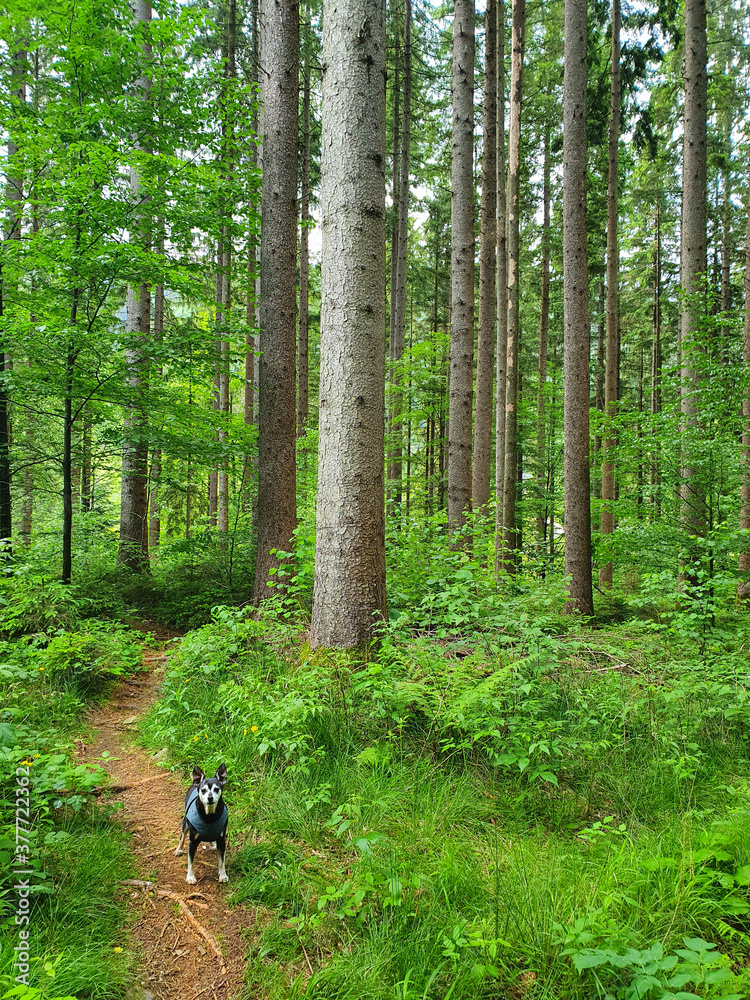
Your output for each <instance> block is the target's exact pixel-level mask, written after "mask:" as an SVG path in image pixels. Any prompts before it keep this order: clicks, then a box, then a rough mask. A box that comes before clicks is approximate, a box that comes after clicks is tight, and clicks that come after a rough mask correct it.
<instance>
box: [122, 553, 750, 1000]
mask: <svg viewBox="0 0 750 1000" xmlns="http://www.w3.org/2000/svg"><path fill="white" fill-rule="evenodd" d="M446 567H447V564H446ZM459 568H460V567H459ZM454 569H455V565H454ZM445 572H447V568H446V569H445ZM436 579H437V578H436ZM427 582H428V593H427V597H423V599H422V600H421V601H419V602H415V606H414V610H413V611H411V612H409V611H407V610H406V609H404V610H403V611H402V613H401V614H400V615H399V616H398V618H397V619H396V620H395V621H394V622H392V623H391V624H390V625H389V626H387V627H386V628H384V629H383V631H382V633H381V635H380V637H379V641H378V643H377V646H376V647H374V648H373V651H372V653H371V655H370V657H368V658H367V660H366V661H363V662H360V661H355V660H352V659H351V658H350V657H348V656H346V655H344V654H335V653H331V652H323V651H313V650H311V649H310V648H309V647H307V646H306V645H305V643H304V626H305V622H304V619H303V618H301V617H299V615H297V616H296V617H295V616H294V615H290V614H288V613H284V610H283V602H280V603H279V604H277V605H271V606H270V607H268V608H267V609H266V610H265V611H264V613H263V616H262V617H260V618H259V619H257V620H252V619H251V618H249V617H248V616H247V615H246V614H245V613H243V612H242V611H241V610H237V609H232V608H217V609H215V612H214V617H213V621H212V622H211V623H210V624H208V625H206V626H204V627H203V628H201V629H198V630H197V631H195V632H193V633H191V634H189V635H188V636H186V637H185V638H184V639H183V640H182V642H181V643H180V646H179V650H178V651H177V653H176V654H175V656H174V657H173V659H172V660H171V664H170V669H169V672H168V675H167V678H166V683H165V685H164V689H163V692H162V696H161V699H160V701H159V702H158V703H157V704H156V706H155V707H154V709H153V711H152V712H151V714H150V716H149V718H148V719H147V721H146V723H145V725H144V728H143V732H142V735H143V738H144V740H145V741H146V742H147V743H148V745H150V746H151V747H153V748H156V749H161V748H163V747H166V748H167V749H168V751H169V753H170V756H171V759H172V761H173V762H174V764H175V765H177V766H179V767H184V768H186V769H188V768H190V767H192V765H193V764H194V763H199V764H201V766H204V767H206V768H215V767H216V766H218V764H219V763H221V762H226V764H227V768H228V770H229V782H230V785H229V792H228V794H229V796H230V803H231V805H232V809H231V815H230V869H229V870H230V876H231V885H232V887H233V890H234V896H233V898H234V901H235V902H237V903H239V902H244V901H251V902H252V903H253V904H255V905H256V906H258V907H259V908H260V912H261V914H262V917H261V918H260V921H259V925H260V926H262V928H263V929H262V933H261V934H260V935H259V937H258V939H257V941H256V942H255V943H254V945H253V947H252V949H251V953H250V961H249V966H248V976H249V982H250V984H251V986H252V988H253V989H259V990H263V991H265V993H266V994H267V995H268V996H270V997H272V998H274V997H278V998H282V997H283V998H288V997H303V996H304V997H309V998H331V1000H343V998H352V1000H355V998H356V1000H364V998H367V1000H369V998H372V1000H380V998H386V997H388V998H391V997H394V996H395V997H399V998H404V1000H405V998H407V997H408V998H417V997H419V998H422V997H434V998H446V1000H447V998H449V997H452V998H461V997H463V998H467V1000H468V998H481V997H484V996H487V997H490V996H497V995H501V996H513V997H525V996H529V997H534V998H550V1000H551V998H556V1000H568V998H570V1000H578V998H580V1000H583V998H589V997H591V996H601V997H612V998H625V1000H629V998H631V997H632V998H635V997H641V998H646V997H681V998H688V997H719V996H724V997H730V996H741V995H744V994H745V991H746V990H747V988H748V984H750V974H748V972H747V971H746V969H745V966H746V964H747V960H748V948H749V947H750V905H749V903H748V884H750V807H748V804H747V794H748V790H749V788H750V785H749V781H750V766H749V762H748V739H747V735H748V729H747V727H748V721H750V717H749V715H748V713H749V711H750V708H749V707H748V704H747V698H746V684H747V680H748V668H747V653H746V650H747V646H748V641H749V640H750V627H749V625H750V623H748V621H747V620H746V618H742V617H739V616H736V617H735V619H734V620H733V621H732V622H731V627H730V625H729V622H728V620H727V614H728V613H729V611H728V609H727V608H724V609H723V610H722V612H721V614H719V615H718V616H717V608H718V603H717V601H715V602H714V605H713V606H712V607H711V609H710V617H711V620H710V621H709V620H707V618H706V614H707V613H709V612H705V611H703V610H702V609H700V608H699V609H698V610H697V611H696V608H695V605H693V606H692V607H686V606H685V605H684V604H681V603H680V602H679V601H677V600H675V601H673V602H672V604H671V606H669V605H668V604H667V603H666V602H662V603H657V602H653V603H651V604H650V605H649V606H648V607H646V606H645V604H644V603H642V604H641V605H639V606H636V604H635V603H633V604H630V605H629V607H628V606H627V605H626V604H625V601H623V605H625V607H626V610H627V611H628V614H627V616H625V620H624V621H622V622H620V623H611V624H610V625H608V626H606V627H598V628H597V627H593V626H592V625H590V624H587V623H585V622H577V621H573V620H571V619H569V618H564V617H562V615H561V608H562V600H561V591H560V589H559V588H555V587H550V588H543V587H540V586H537V587H536V589H535V592H534V594H533V595H530V594H529V590H530V589H531V588H530V587H529V586H525V585H520V586H519V585H513V587H512V589H511V587H507V588H506V589H505V590H504V591H503V590H502V589H498V588H497V587H496V588H495V594H494V597H493V596H492V594H491V592H490V588H489V587H488V588H487V589H486V590H485V591H483V592H482V593H479V594H478V595H477V594H476V592H475V590H472V583H471V580H470V579H468V578H467V579H466V580H464V579H463V578H461V585H460V586H457V587H456V589H455V592H454V593H453V596H452V597H450V598H446V596H445V589H444V587H442V584H440V583H439V582H438V583H435V589H434V592H432V591H430V590H429V586H430V583H429V580H428V581H427ZM441 587H442V589H441ZM287 601H288V602H289V603H291V604H293V603H294V594H291V595H290V596H288V598H287ZM438 605H439V607H438ZM618 617H623V616H622V615H620V616H618Z"/></svg>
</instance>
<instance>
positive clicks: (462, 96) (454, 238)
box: [448, 0, 474, 547]
mask: <svg viewBox="0 0 750 1000" xmlns="http://www.w3.org/2000/svg"><path fill="white" fill-rule="evenodd" d="M452 82H453V121H452V130H451V151H452V161H451V336H450V342H451V351H450V375H449V388H448V391H449V402H448V530H449V532H450V534H451V536H452V538H453V543H454V544H455V545H457V546H459V547H465V546H467V545H468V539H467V538H466V537H465V536H462V535H458V532H460V531H461V529H462V528H463V526H464V525H465V524H466V518H467V514H468V513H469V510H470V508H471V445H472V434H471V417H472V406H471V399H472V382H473V376H474V371H473V360H474V160H473V156H474V3H473V0H454V4H453V68H452Z"/></svg>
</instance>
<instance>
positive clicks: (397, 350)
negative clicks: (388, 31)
mask: <svg viewBox="0 0 750 1000" xmlns="http://www.w3.org/2000/svg"><path fill="white" fill-rule="evenodd" d="M394 127H395V122H394ZM400 127H401V137H400V139H399V143H398V147H399V167H398V202H397V208H398V211H397V215H396V220H394V222H395V226H396V238H395V240H394V242H393V250H392V252H393V253H394V254H395V259H396V268H395V278H396V284H395V288H392V289H391V296H392V297H393V303H394V305H393V311H392V312H393V325H392V327H391V337H390V343H389V359H390V378H391V407H390V409H391V416H390V420H389V436H390V439H391V450H390V455H389V461H388V479H389V480H391V481H392V482H393V483H394V485H395V492H394V496H395V498H396V499H397V500H399V501H400V499H401V477H402V474H403V469H402V458H403V443H402V440H401V438H402V435H403V417H402V410H403V405H404V400H403V389H402V385H401V383H402V378H401V360H402V358H403V356H404V340H405V331H406V251H407V243H408V233H409V186H410V185H409V181H410V176H409V174H410V146H411V0H404V65H403V74H402V101H401V122H400Z"/></svg>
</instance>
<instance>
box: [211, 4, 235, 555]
mask: <svg viewBox="0 0 750 1000" xmlns="http://www.w3.org/2000/svg"><path fill="white" fill-rule="evenodd" d="M226 7H227V10H226V14H227V26H226V44H225V48H224V80H223V91H224V93H223V97H222V104H223V107H222V111H221V117H222V123H221V131H222V161H223V177H224V181H225V184H226V187H227V188H229V189H231V185H232V178H233V175H234V155H235V149H234V120H233V115H234V81H235V77H236V75H237V72H236V65H235V36H236V30H237V23H236V22H237V4H236V0H226ZM222 203H223V204H222V215H223V217H224V220H223V223H222V234H221V244H222V254H221V259H220V265H219V274H218V280H217V285H218V296H217V303H216V312H217V316H216V318H217V326H218V333H219V443H220V444H221V445H222V446H223V447H222V457H221V459H220V463H219V468H218V476H217V484H216V524H217V528H218V530H219V544H220V546H221V547H222V548H225V547H226V545H227V536H228V533H229V464H228V463H229V459H228V457H227V455H226V446H227V442H228V440H229V420H230V416H231V407H230V398H229V376H230V371H229V366H230V357H229V356H230V349H231V342H230V338H231V333H230V331H231V322H232V253H233V248H232V204H231V199H226V198H222Z"/></svg>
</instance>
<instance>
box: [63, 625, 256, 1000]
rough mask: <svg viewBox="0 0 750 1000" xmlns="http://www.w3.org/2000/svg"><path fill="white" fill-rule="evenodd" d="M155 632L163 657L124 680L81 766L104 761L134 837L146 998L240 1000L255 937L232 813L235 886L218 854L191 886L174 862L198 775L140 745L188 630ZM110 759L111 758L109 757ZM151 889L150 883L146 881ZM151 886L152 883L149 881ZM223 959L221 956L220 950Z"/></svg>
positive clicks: (135, 935) (99, 712) (112, 795)
mask: <svg viewBox="0 0 750 1000" xmlns="http://www.w3.org/2000/svg"><path fill="white" fill-rule="evenodd" d="M132 624H133V626H134V627H135V628H138V629H139V630H140V631H144V632H151V633H152V635H154V637H155V639H156V640H157V643H158V646H157V648H156V650H152V649H147V650H145V652H144V662H145V666H146V671H145V672H143V673H139V674H137V675H134V676H133V677H130V678H128V679H127V680H124V681H123V682H122V683H121V684H119V685H118V687H117V688H116V689H115V691H114V693H113V695H112V698H111V699H110V701H109V702H108V703H107V704H106V705H103V706H101V707H99V708H97V709H95V710H94V711H93V712H92V713H91V715H90V717H89V724H90V726H91V727H92V729H93V730H95V732H94V734H93V736H92V737H91V738H90V740H89V742H87V743H85V744H84V743H81V744H80V746H79V759H80V760H81V761H83V762H87V763H92V764H93V763H94V762H98V763H100V764H102V766H103V767H104V768H105V769H106V771H107V773H108V774H109V776H110V784H109V786H108V787H106V788H105V789H103V793H102V795H103V798H104V799H105V800H106V801H110V802H118V801H119V802H122V804H123V809H122V810H120V811H119V812H118V813H117V814H116V815H117V817H118V821H119V822H121V823H122V824H123V825H124V826H125V828H126V829H127V830H128V831H129V833H130V835H131V837H132V845H133V846H132V850H133V857H134V861H135V867H136V870H137V873H138V875H137V879H136V880H134V882H133V884H124V885H123V886H122V892H124V893H127V895H128V896H129V897H130V902H131V906H132V907H133V909H134V911H135V912H136V914H137V916H136V920H135V923H134V926H133V928H132V936H131V940H132V942H133V946H134V948H135V949H136V950H137V952H138V958H137V964H136V968H138V969H140V973H139V977H138V978H139V981H140V987H139V988H138V990H137V991H136V993H135V997H136V998H138V1000H199V998H206V1000H231V998H238V997H240V996H241V995H242V993H243V989H242V987H243V971H244V956H245V952H246V949H247V942H248V939H249V938H250V937H252V935H253V930H254V915H253V913H252V912H251V911H249V910H247V909H244V908H243V907H241V906H240V907H234V908H232V909H230V908H229V906H228V905H227V898H228V896H229V894H230V892H231V881H232V868H231V859H232V849H231V834H232V828H231V814H230V825H229V835H228V844H229V847H228V850H227V867H228V871H229V878H230V882H229V885H221V884H219V881H218V857H217V854H216V852H215V851H211V850H205V851H204V850H203V849H202V845H201V847H200V848H199V849H198V853H197V855H196V862H195V873H196V876H197V878H198V884H197V885H195V886H190V885H187V884H186V882H185V875H186V870H187V861H186V856H185V855H183V856H181V857H175V856H174V850H175V847H176V846H177V841H178V839H179V833H180V828H181V824H182V818H183V815H184V811H183V803H184V798H185V791H186V788H187V786H188V785H189V783H190V779H189V778H184V777H180V776H176V775H173V774H171V773H170V772H169V771H168V770H166V769H165V768H164V767H159V766H158V764H157V762H156V761H154V759H153V758H152V757H151V756H150V755H149V753H148V752H147V751H146V750H143V749H142V748H141V747H139V746H137V745H136V744H135V741H134V736H135V732H136V727H137V723H138V719H139V718H140V716H141V715H143V714H144V713H145V712H146V711H147V710H148V709H149V708H150V706H151V705H152V704H153V702H154V701H155V700H156V698H157V696H158V692H159V686H160V684H161V680H162V674H163V669H164V664H165V662H166V659H167V654H166V653H165V652H164V646H165V643H166V641H167V640H168V639H170V638H173V637H174V636H175V635H177V634H179V633H175V632H173V631H169V630H167V629H164V628H161V627H160V626H157V625H154V624H153V623H150V622H143V621H138V622H133V623H132ZM105 752H107V753H108V754H109V755H110V756H108V757H107V758H106V759H105V760H102V759H101V758H102V754H103V753H105ZM197 763H201V765H204V764H205V766H207V767H208V766H210V765H211V763H212V762H197ZM140 883H143V884H140ZM149 883H150V884H149ZM217 951H218V952H219V954H218V955H217V954H216V952H217Z"/></svg>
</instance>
